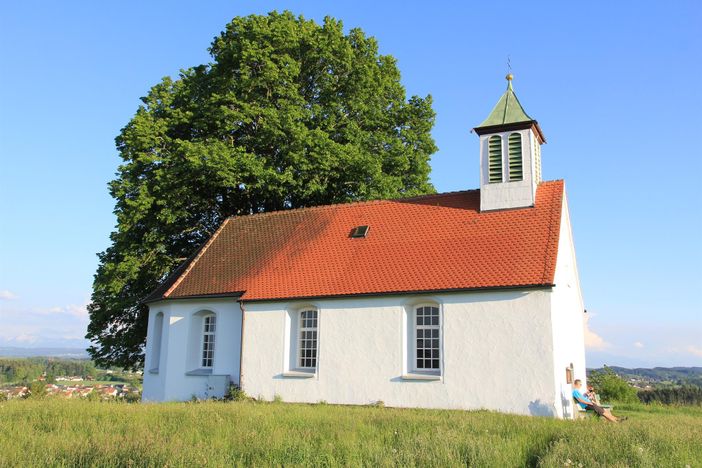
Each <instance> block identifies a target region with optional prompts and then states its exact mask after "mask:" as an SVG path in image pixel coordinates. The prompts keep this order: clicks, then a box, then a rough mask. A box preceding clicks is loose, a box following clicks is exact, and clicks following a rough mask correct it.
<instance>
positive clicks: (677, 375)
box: [588, 366, 702, 388]
mask: <svg viewBox="0 0 702 468" xmlns="http://www.w3.org/2000/svg"><path fill="white" fill-rule="evenodd" d="M608 367H609V368H610V369H612V370H613V371H614V372H615V373H616V374H617V375H619V376H620V377H622V378H623V379H626V380H628V381H629V382H630V383H632V384H634V385H635V386H637V387H641V388H643V387H645V386H646V385H650V386H654V387H655V386H661V385H683V384H692V385H697V386H698V387H702V367H654V368H652V369H646V368H641V367H637V368H634V369H629V368H626V367H618V366H608ZM593 370H598V371H600V370H602V369H588V373H590V372H592V371H593Z"/></svg>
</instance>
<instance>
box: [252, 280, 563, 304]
mask: <svg viewBox="0 0 702 468" xmlns="http://www.w3.org/2000/svg"><path fill="white" fill-rule="evenodd" d="M554 286H555V284H553V283H535V284H524V285H509V286H479V287H472V288H445V289H424V290H416V291H415V290H408V291H388V292H367V293H348V294H330V295H323V296H285V297H271V298H260V299H256V298H254V299H247V298H240V299H239V301H240V302H276V301H292V300H295V301H305V300H313V299H344V298H349V297H378V296H401V295H406V294H422V295H426V294H444V293H459V292H481V291H507V290H522V289H551V288H553V287H554Z"/></svg>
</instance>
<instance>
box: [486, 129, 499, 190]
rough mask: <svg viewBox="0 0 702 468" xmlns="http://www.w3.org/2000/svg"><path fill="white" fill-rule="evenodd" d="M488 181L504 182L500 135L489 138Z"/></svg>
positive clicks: (492, 182)
mask: <svg viewBox="0 0 702 468" xmlns="http://www.w3.org/2000/svg"><path fill="white" fill-rule="evenodd" d="M488 182H489V183H491V184H494V183H496V182H502V138H500V136H498V135H493V136H491V137H490V139H489V140H488Z"/></svg>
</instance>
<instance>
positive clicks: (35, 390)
mask: <svg viewBox="0 0 702 468" xmlns="http://www.w3.org/2000/svg"><path fill="white" fill-rule="evenodd" d="M45 396H46V384H45V383H44V382H41V381H39V380H37V381H36V382H32V383H30V384H29V396H28V398H33V399H35V400H36V399H41V398H44V397H45Z"/></svg>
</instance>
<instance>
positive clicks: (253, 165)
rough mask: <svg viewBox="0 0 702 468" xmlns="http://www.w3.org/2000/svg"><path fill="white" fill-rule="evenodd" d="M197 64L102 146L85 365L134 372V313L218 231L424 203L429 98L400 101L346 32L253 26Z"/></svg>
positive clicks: (288, 20)
mask: <svg viewBox="0 0 702 468" xmlns="http://www.w3.org/2000/svg"><path fill="white" fill-rule="evenodd" d="M209 51H210V54H211V56H212V62H211V63H209V64H207V65H199V66H196V67H193V68H190V69H187V70H184V71H182V72H181V75H180V77H179V79H177V80H172V79H171V78H164V79H163V80H162V81H161V82H160V83H159V84H157V85H156V86H154V87H153V88H152V89H151V90H150V91H149V93H148V95H147V96H146V97H144V98H142V101H143V104H142V105H141V106H140V107H139V108H138V110H137V112H136V115H135V116H134V117H133V118H132V120H131V121H130V122H129V123H128V124H127V125H126V126H125V127H124V128H123V129H122V131H121V133H120V135H119V136H118V137H117V139H116V142H117V148H118V150H119V153H120V156H121V157H122V160H123V163H122V164H121V165H120V166H119V170H118V173H117V178H116V179H115V180H113V181H112V182H111V183H110V186H109V187H110V194H111V195H112V196H113V197H114V198H115V199H116V207H115V213H116V215H117V223H118V224H117V228H116V230H115V231H114V232H113V233H112V234H111V236H110V238H111V241H112V245H111V246H110V247H109V248H108V249H107V250H106V251H104V252H102V253H101V254H99V259H100V264H99V267H98V270H97V273H96V275H95V281H94V285H93V295H92V303H91V304H90V305H89V307H88V309H89V312H90V325H89V326H88V333H87V336H86V337H87V338H88V339H90V340H91V341H92V343H93V345H92V346H91V347H90V349H89V351H90V353H91V355H92V357H93V359H94V360H95V361H96V362H97V363H99V364H103V365H118V366H123V367H139V366H140V365H141V364H142V360H143V344H144V341H145V337H146V323H147V308H146V306H144V305H143V304H141V303H140V301H141V300H142V299H143V298H144V297H145V296H146V295H147V294H148V293H149V292H150V291H151V290H153V289H154V288H155V287H156V286H157V285H158V284H159V282H160V281H162V280H163V279H164V278H165V277H166V276H167V275H168V274H169V273H171V272H172V271H173V270H174V269H175V268H176V267H177V266H178V265H179V264H180V263H181V262H183V261H184V260H185V259H186V258H187V257H188V256H189V255H190V254H191V253H192V252H193V250H194V249H196V248H197V246H198V245H199V244H201V243H202V242H204V241H205V240H206V239H207V238H208V237H209V236H210V235H211V234H212V233H213V232H214V231H215V230H216V228H217V227H218V226H219V224H220V223H221V222H222V221H223V220H224V219H225V218H226V217H228V216H232V215H246V214H250V213H258V212H262V211H270V210H283V209H288V208H298V207H304V206H312V205H319V204H326V203H338V202H346V201H353V200H365V199H375V198H393V197H399V196H412V195H419V194H423V193H428V192H432V191H433V187H432V185H431V184H430V182H429V170H430V168H429V158H430V155H431V154H432V153H434V152H435V151H436V147H435V145H434V141H433V139H432V137H431V135H430V131H431V128H432V126H433V124H434V111H433V110H432V107H431V97H430V96H427V97H426V98H420V97H416V96H413V97H411V98H410V99H407V98H406V95H405V90H404V88H403V86H402V85H401V84H400V72H399V70H398V68H397V65H396V61H395V59H394V58H393V57H391V56H389V55H380V54H379V53H378V45H377V43H376V41H375V39H373V38H372V37H367V36H366V35H365V34H364V33H363V32H362V31H361V30H360V29H352V30H351V31H349V33H348V34H344V31H343V27H342V24H341V22H340V21H337V20H334V19H332V18H326V19H325V20H324V24H322V25H319V24H317V23H315V22H314V21H309V20H305V19H304V18H303V17H295V16H294V15H293V14H291V13H289V12H284V13H271V14H269V15H266V16H258V15H254V16H248V17H241V18H235V19H234V20H233V21H232V22H231V23H229V24H228V25H227V27H226V30H225V31H224V32H222V33H221V35H220V36H218V37H216V38H215V39H214V42H213V43H212V46H211V47H210V49H209Z"/></svg>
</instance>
